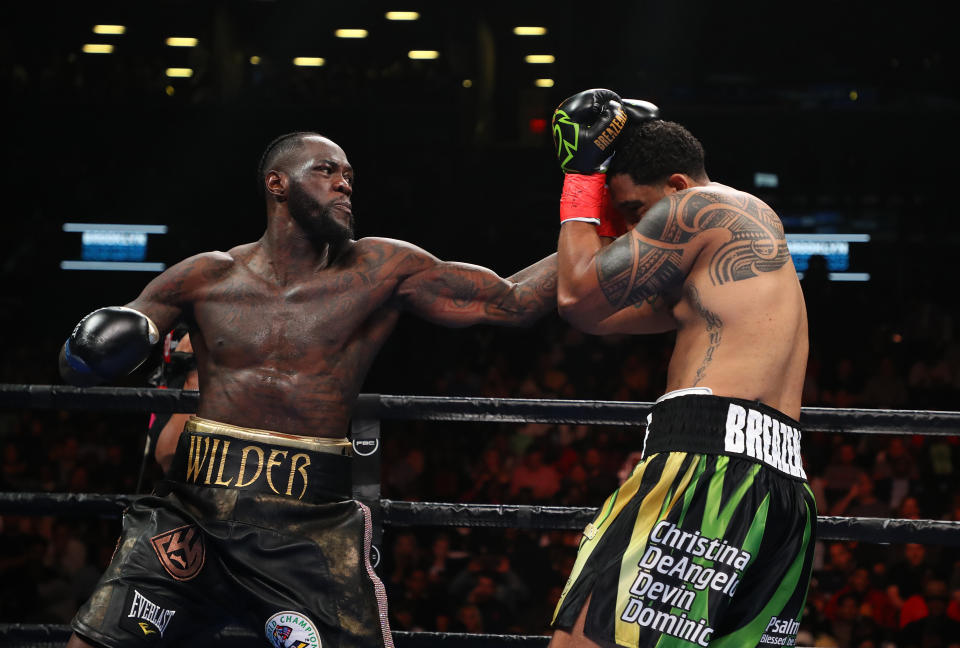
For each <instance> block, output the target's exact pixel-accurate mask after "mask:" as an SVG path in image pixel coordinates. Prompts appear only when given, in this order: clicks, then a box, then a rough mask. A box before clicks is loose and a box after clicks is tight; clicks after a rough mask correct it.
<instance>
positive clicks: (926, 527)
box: [0, 493, 960, 547]
mask: <svg viewBox="0 0 960 648" xmlns="http://www.w3.org/2000/svg"><path fill="white" fill-rule="evenodd" d="M137 497H140V496H139V495H102V494H98V493H0V515H3V514H9V515H56V516H58V517H92V516H100V517H109V518H119V517H120V514H121V513H122V512H123V509H124V508H125V507H126V506H127V505H129V504H130V502H132V501H133V500H135V499H136V498H137ZM380 513H381V523H382V524H383V525H385V526H390V527H413V526H438V527H475V528H496V529H505V528H510V529H525V530H544V531H547V530H549V531H579V530H580V529H582V528H583V527H584V526H586V524H587V523H588V522H590V521H591V520H592V519H593V518H594V516H595V515H596V513H597V509H595V508H591V507H586V506H583V507H568V506H535V505H525V504H456V503H450V502H398V501H395V500H389V499H381V500H380ZM817 537H818V538H819V539H821V540H843V541H847V540H849V541H856V542H869V543H879V544H891V543H894V544H899V543H906V542H918V543H921V544H936V545H945V546H953V547H960V522H951V521H943V520H904V519H886V518H864V517H839V516H829V515H821V516H819V517H818V518H817Z"/></svg>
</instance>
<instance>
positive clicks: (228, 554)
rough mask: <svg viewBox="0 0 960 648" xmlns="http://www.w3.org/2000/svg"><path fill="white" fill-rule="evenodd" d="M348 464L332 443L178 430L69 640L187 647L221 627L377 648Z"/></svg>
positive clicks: (346, 450)
mask: <svg viewBox="0 0 960 648" xmlns="http://www.w3.org/2000/svg"><path fill="white" fill-rule="evenodd" d="M349 455H350V442H349V441H348V440H346V439H324V438H313V437H305V436H293V435H285V434H278V433H273V432H268V431H264V430H253V429H248V428H240V427H236V426H232V425H225V424H222V423H217V422H215V421H209V420H206V419H201V418H197V417H192V418H191V419H190V420H189V421H188V422H187V424H186V427H185V428H184V431H183V434H182V435H181V436H180V441H179V445H178V447H177V451H176V455H175V457H174V460H173V465H172V466H171V470H170V472H169V474H168V475H167V477H168V479H167V480H165V481H163V482H160V483H159V484H158V486H157V488H156V489H155V490H154V492H153V494H152V495H150V496H147V497H143V498H140V499H138V500H136V501H135V502H134V503H133V504H131V505H130V506H129V507H128V508H127V510H126V511H125V513H124V517H123V532H122V535H121V538H120V540H119V542H118V544H117V549H116V551H115V553H114V556H113V559H112V560H111V562H110V565H109V567H108V568H107V570H106V572H105V573H104V575H103V577H102V578H101V579H100V582H99V583H98V585H97V587H96V590H95V592H94V594H93V596H92V597H91V598H90V600H89V601H88V602H87V603H86V604H85V605H84V606H83V607H82V608H81V609H80V611H79V612H78V613H77V616H76V617H75V618H74V620H73V628H74V630H75V631H76V633H77V634H79V635H80V636H81V637H83V638H85V639H87V640H88V641H90V642H92V643H94V644H96V645H102V646H107V647H109V648H113V647H120V646H146V645H158V646H160V645H164V646H185V645H191V644H192V643H197V644H198V645H201V644H205V641H206V642H208V641H209V639H210V637H211V635H213V634H214V633H215V632H217V631H218V630H220V629H221V628H223V627H224V626H227V625H230V626H241V627H244V628H247V629H249V630H252V631H254V632H256V633H257V634H258V635H260V636H261V637H264V638H265V639H266V641H267V642H268V643H267V644H265V645H272V646H276V647H278V648H279V647H282V648H290V647H296V648H320V647H321V646H322V647H323V648H360V647H363V648H368V647H371V646H375V647H380V648H389V647H391V646H392V639H391V635H390V630H389V627H388V624H387V610H386V595H385V593H384V588H383V585H382V583H381V582H380V580H379V578H377V576H376V574H375V573H374V571H373V567H372V566H371V564H370V560H369V555H370V542H371V538H372V528H371V522H370V511H369V509H367V507H365V506H364V505H363V504H361V503H359V502H357V501H356V500H353V499H351V496H350V490H351V489H350V456H349Z"/></svg>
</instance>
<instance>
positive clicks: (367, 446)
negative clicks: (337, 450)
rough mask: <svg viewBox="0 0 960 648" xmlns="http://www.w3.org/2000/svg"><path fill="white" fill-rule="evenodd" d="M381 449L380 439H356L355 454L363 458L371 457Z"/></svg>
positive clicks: (354, 442)
mask: <svg viewBox="0 0 960 648" xmlns="http://www.w3.org/2000/svg"><path fill="white" fill-rule="evenodd" d="M379 448H380V439H354V440H353V452H354V454H358V455H360V456H361V457H369V456H370V455H372V454H373V453H374V452H376V451H377V450H378V449H379Z"/></svg>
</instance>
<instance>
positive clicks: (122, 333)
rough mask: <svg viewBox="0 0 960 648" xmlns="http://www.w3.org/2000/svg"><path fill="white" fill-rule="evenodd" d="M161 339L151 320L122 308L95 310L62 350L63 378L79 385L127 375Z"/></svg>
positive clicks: (78, 325) (68, 339)
mask: <svg viewBox="0 0 960 648" xmlns="http://www.w3.org/2000/svg"><path fill="white" fill-rule="evenodd" d="M159 339H160V334H159V333H158V332H157V327H156V325H154V323H153V322H152V321H151V320H150V318H149V317H147V316H146V315H144V314H143V313H140V312H139V311H135V310H133V309H132V308H125V307H123V306H112V307H110V308H101V309H99V310H95V311H93V312H92V313H90V314H89V315H87V316H86V317H84V318H83V319H82V320H80V323H79V324H77V326H76V328H75V329H74V330H73V333H72V334H71V335H70V337H69V338H67V341H66V342H65V343H64V345H63V348H62V349H61V351H60V375H61V376H62V377H63V379H64V380H66V381H67V382H69V383H71V384H73V385H79V386H89V385H96V384H99V383H101V382H104V381H108V380H113V379H114V378H119V377H120V376H124V375H126V374H128V373H130V372H131V371H133V370H134V369H136V368H137V367H139V366H140V365H141V363H143V361H144V360H146V359H147V356H148V355H150V349H151V348H152V347H153V345H154V344H156V343H157V341H158V340H159Z"/></svg>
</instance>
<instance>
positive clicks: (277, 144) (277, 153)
mask: <svg viewBox="0 0 960 648" xmlns="http://www.w3.org/2000/svg"><path fill="white" fill-rule="evenodd" d="M311 136H313V137H323V135H321V134H320V133H316V132H314V131H296V132H293V133H287V134H285V135H281V136H280V137H277V138H275V139H274V140H273V141H272V142H270V143H269V144H267V148H265V149H264V151H263V155H261V156H260V164H259V165H258V166H257V183H258V184H259V186H260V191H261V192H262V193H263V194H264V195H266V192H267V189H266V187H265V186H264V183H263V181H264V178H266V176H267V171H269V170H271V169H273V168H274V167H275V166H276V164H277V160H279V159H280V158H282V157H284V156H285V155H287V154H288V153H291V152H292V151H294V150H297V149H301V148H303V139H304V138H305V137H311Z"/></svg>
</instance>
